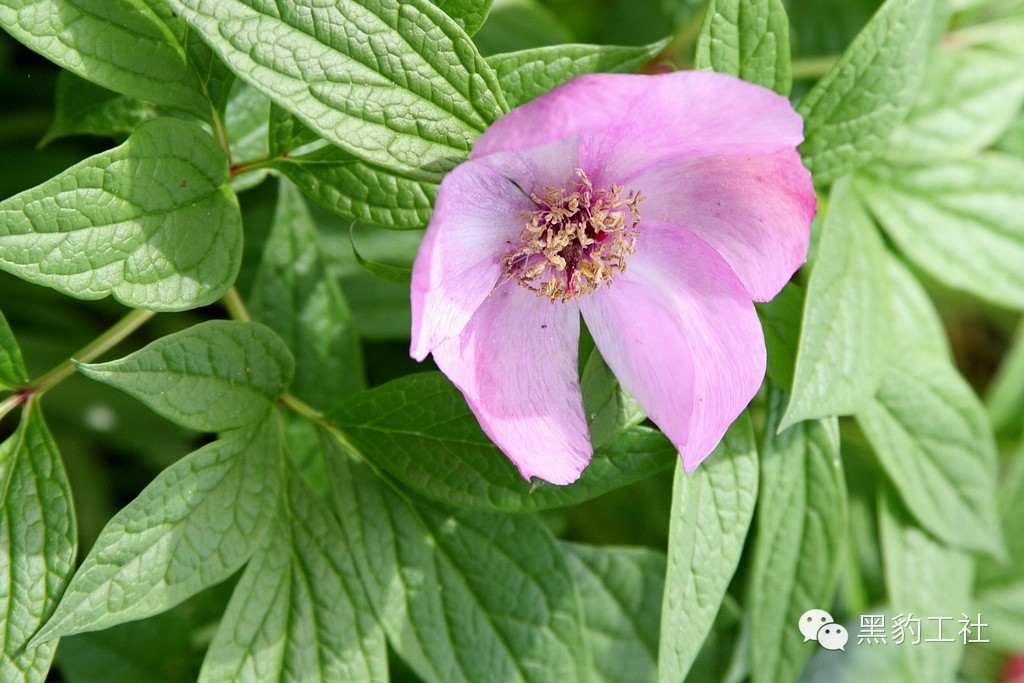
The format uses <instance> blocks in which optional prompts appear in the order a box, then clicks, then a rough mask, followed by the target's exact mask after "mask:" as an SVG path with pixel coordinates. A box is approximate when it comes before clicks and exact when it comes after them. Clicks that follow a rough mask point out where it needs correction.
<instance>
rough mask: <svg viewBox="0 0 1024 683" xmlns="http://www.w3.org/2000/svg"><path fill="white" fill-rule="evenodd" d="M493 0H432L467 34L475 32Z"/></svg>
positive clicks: (484, 18) (485, 17)
mask: <svg viewBox="0 0 1024 683" xmlns="http://www.w3.org/2000/svg"><path fill="white" fill-rule="evenodd" d="M492 2H493V0H434V4H435V5H437V6H438V7H440V8H441V9H442V10H444V13H445V14H447V15H448V16H449V17H451V18H452V19H454V20H455V23H456V24H458V25H459V26H460V27H462V30H463V31H465V32H466V33H467V34H469V35H473V34H474V33H476V32H477V31H478V30H479V29H480V27H481V26H483V25H484V21H486V19H487V13H488V12H490V11H491V3H492Z"/></svg>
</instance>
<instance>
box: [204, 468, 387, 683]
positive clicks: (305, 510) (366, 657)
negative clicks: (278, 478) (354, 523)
mask: <svg viewBox="0 0 1024 683" xmlns="http://www.w3.org/2000/svg"><path fill="white" fill-rule="evenodd" d="M387 680H388V672H387V649H386V645H385V640H384V633H383V631H382V630H381V628H380V626H378V625H377V624H376V623H375V621H374V618H373V612H372V609H371V606H370V604H369V602H368V600H367V597H366V595H365V593H364V592H363V587H362V585H361V584H360V583H359V579H358V576H357V575H356V569H355V566H354V565H353V562H352V557H351V554H350V550H349V549H348V548H346V547H345V538H344V536H343V535H342V532H341V530H340V528H339V527H338V522H337V521H336V520H335V519H334V517H333V515H332V514H331V512H330V511H329V510H328V509H327V507H326V505H325V504H324V503H323V502H322V501H321V500H320V499H319V498H318V497H317V496H316V495H315V494H314V493H313V492H312V491H310V490H309V489H308V488H307V487H306V486H304V485H303V484H302V481H301V479H300V478H299V477H298V475H297V473H295V472H294V471H293V472H292V473H291V476H290V477H289V486H288V493H287V500H286V501H285V502H284V505H282V506H281V508H279V509H278V510H277V511H276V515H275V521H274V523H273V524H272V525H271V527H270V529H269V530H268V531H267V533H266V536H265V538H264V540H263V543H262V544H261V546H260V548H259V549H258V550H257V551H256V554H255V555H254V556H253V557H252V559H251V560H250V561H249V564H248V566H247V567H246V569H245V573H244V574H242V578H241V580H240V581H239V582H238V585H237V586H236V587H235V590H234V592H233V593H232V595H231V602H230V603H229V604H228V608H227V611H226V612H225V614H224V617H223V618H222V619H221V622H220V627H219V628H218V629H217V635H216V637H215V638H214V640H213V643H212V644H211V645H210V649H209V650H208V652H207V654H206V659H205V660H204V662H203V668H202V671H201V672H200V674H199V681H200V682H201V683H215V682H220V681H223V682H224V683H242V682H246V681H251V682H252V683H261V682H262V681H331V682H339V683H340V682H343V681H351V682H352V683H362V682H364V681H379V682H381V683H384V682H386V681H387Z"/></svg>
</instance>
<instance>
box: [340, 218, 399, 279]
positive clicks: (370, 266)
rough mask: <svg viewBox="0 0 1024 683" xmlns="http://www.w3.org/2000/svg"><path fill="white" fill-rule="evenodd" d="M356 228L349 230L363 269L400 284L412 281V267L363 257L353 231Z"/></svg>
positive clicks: (353, 251) (355, 252)
mask: <svg viewBox="0 0 1024 683" xmlns="http://www.w3.org/2000/svg"><path fill="white" fill-rule="evenodd" d="M354 228H355V225H353V226H352V228H351V229H349V231H348V236H349V241H350V242H351V243H352V253H353V254H355V257H356V261H357V262H358V263H359V265H360V266H361V267H362V269H363V270H365V271H366V272H367V273H369V274H370V275H373V276H375V277H379V278H380V279H382V280H387V281H388V282H394V283H395V284H399V285H408V284H409V283H410V282H412V268H403V267H401V266H392V265H388V264H386V263H377V262H376V261H371V260H370V259H367V258H363V256H362V255H361V254H360V253H359V249H357V248H356V238H355V234H354V232H353V230H354Z"/></svg>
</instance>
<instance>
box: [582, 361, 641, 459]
mask: <svg viewBox="0 0 1024 683" xmlns="http://www.w3.org/2000/svg"><path fill="white" fill-rule="evenodd" d="M580 389H581V391H582V393H583V413H584V414H585V415H587V421H588V422H589V423H590V442H591V444H593V446H594V448H596V449H600V448H601V447H602V446H604V445H605V444H607V443H609V442H611V441H613V440H614V439H615V437H617V436H619V435H621V434H622V433H623V432H624V431H626V430H627V429H630V428H632V427H636V426H637V425H639V424H640V423H642V422H643V421H644V420H645V419H646V418H647V416H646V415H644V412H643V410H642V409H641V408H640V404H639V403H637V401H636V399H635V398H633V397H632V396H630V395H629V394H627V393H626V392H625V391H624V390H623V389H622V385H621V384H619V380H618V378H616V377H615V374H614V373H613V372H612V371H611V368H609V367H608V364H607V363H606V362H605V360H604V358H602V357H601V353H600V352H599V351H598V350H597V349H596V348H595V349H594V350H593V351H591V352H590V355H589V356H588V357H587V362H586V363H585V364H584V366H583V372H582V373H580Z"/></svg>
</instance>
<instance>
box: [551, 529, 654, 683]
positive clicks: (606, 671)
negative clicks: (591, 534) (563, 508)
mask: <svg viewBox="0 0 1024 683" xmlns="http://www.w3.org/2000/svg"><path fill="white" fill-rule="evenodd" d="M561 547H562V550H563V551H564V552H565V559H566V561H567V562H568V564H569V571H571V572H572V575H573V578H575V580H576V587H577V588H578V589H579V593H580V599H581V601H582V603H583V621H584V624H583V625H584V628H585V629H586V635H587V640H588V641H589V644H590V652H591V654H592V655H593V657H594V674H595V677H594V679H593V680H594V681H595V683H647V682H648V681H653V680H655V679H656V678H657V675H658V673H657V666H658V617H659V615H660V614H661V594H662V591H663V589H664V585H665V554H664V553H661V552H657V551H654V550H649V549H646V548H614V547H605V546H590V545H582V544H577V543H562V544H561Z"/></svg>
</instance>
